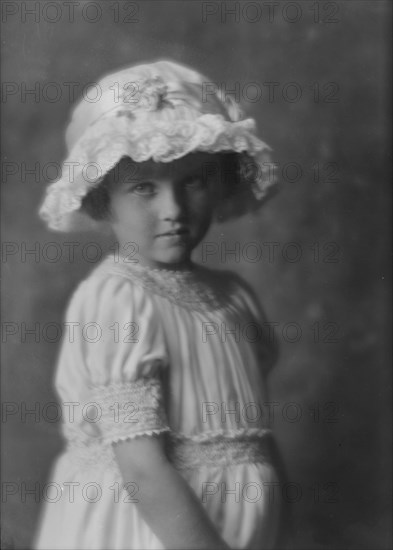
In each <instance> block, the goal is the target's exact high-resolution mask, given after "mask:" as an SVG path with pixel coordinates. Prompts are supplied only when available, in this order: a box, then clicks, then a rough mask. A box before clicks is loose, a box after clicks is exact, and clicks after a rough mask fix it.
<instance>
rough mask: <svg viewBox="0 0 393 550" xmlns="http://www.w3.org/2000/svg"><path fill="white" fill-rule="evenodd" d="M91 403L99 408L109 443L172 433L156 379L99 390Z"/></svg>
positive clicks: (105, 438) (105, 435)
mask: <svg viewBox="0 0 393 550" xmlns="http://www.w3.org/2000/svg"><path fill="white" fill-rule="evenodd" d="M91 401H92V403H94V405H95V407H97V406H98V411H99V413H100V417H99V420H98V426H99V427H100V430H101V433H102V437H103V440H104V441H105V442H107V443H112V442H115V441H121V440H125V439H129V438H134V437H137V436H139V435H151V434H159V433H161V432H166V431H168V430H169V427H168V423H167V419H166V414H165V409H164V404H163V397H162V390H161V384H160V382H159V380H157V379H155V378H141V379H139V380H137V381H135V382H132V383H127V384H111V385H109V386H101V387H95V388H93V389H92V392H91Z"/></svg>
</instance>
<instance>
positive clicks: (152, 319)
mask: <svg viewBox="0 0 393 550" xmlns="http://www.w3.org/2000/svg"><path fill="white" fill-rule="evenodd" d="M260 315H261V311H260V310H259V308H258V306H257V302H256V300H255V298H254V296H253V295H252V294H251V293H250V291H249V289H248V287H247V286H246V285H245V284H244V283H243V282H242V281H241V279H240V278H238V277H237V276H235V275H230V274H228V273H226V272H225V273H223V272H221V271H220V272H218V271H212V270H208V269H207V268H203V267H201V266H194V268H193V269H192V270H190V271H187V272H171V271H166V270H150V271H149V270H148V269H147V268H143V267H141V266H139V265H136V264H131V263H127V262H125V261H123V260H122V259H121V258H120V259H119V260H118V261H115V259H114V258H112V257H108V258H106V259H105V260H104V261H103V262H102V263H101V264H100V265H99V266H98V267H96V268H95V270H94V271H93V272H92V273H91V274H90V275H89V277H88V278H87V279H86V280H84V281H83V282H82V283H81V284H80V285H79V287H78V288H77V290H76V291H75V293H74V295H73V297H72V299H71V302H70V305H69V308H68V311H67V315H66V328H67V332H66V333H65V334H64V338H63V343H62V348H61V353H60V358H59V363H58V367H57V373H56V378H55V384H56V390H57V392H58V395H59V397H60V400H61V406H62V411H63V417H62V418H63V421H64V422H63V428H64V436H65V439H66V442H67V446H66V448H65V450H64V451H63V453H62V454H61V455H60V456H59V458H58V459H57V461H56V463H55V465H54V467H53V471H52V475H51V477H50V482H48V484H47V486H46V489H45V495H46V497H45V503H44V505H43V511H42V514H41V521H40V526H39V529H38V532H37V535H36V540H35V544H34V546H35V548H36V549H51V550H52V549H56V548H57V549H78V550H79V549H87V548H89V549H105V550H107V549H109V550H111V549H119V550H120V549H121V550H125V549H138V550H140V549H152V548H154V549H156V548H157V549H161V548H163V544H162V543H161V541H160V540H159V539H158V538H157V537H156V536H155V535H154V533H153V532H152V531H151V529H150V527H149V525H148V524H146V523H145V522H144V521H143V519H142V518H141V517H140V514H139V512H138V507H137V504H136V503H135V500H137V499H138V490H139V487H138V480H135V481H134V482H133V483H131V484H129V485H128V487H127V488H125V487H124V483H123V481H122V478H121V475H120V471H119V469H118V466H117V463H116V461H115V458H114V454H113V446H112V443H113V442H116V441H119V440H123V439H128V438H132V437H136V436H141V435H145V436H146V435H147V436H152V435H153V434H158V433H162V432H167V434H168V453H169V456H170V459H171V461H172V463H173V464H174V466H175V467H176V468H177V469H178V470H179V471H180V472H181V474H182V475H183V476H184V478H185V479H186V480H187V482H188V483H189V485H190V486H191V487H192V488H193V490H194V491H195V493H196V494H197V496H198V498H199V499H200V501H201V503H202V506H203V507H204V508H205V510H206V512H207V514H208V515H209V517H210V518H211V520H212V521H213V523H214V525H215V526H216V528H217V530H218V531H219V533H220V534H221V536H222V537H223V539H224V540H225V541H226V542H227V544H228V545H229V546H230V547H231V548H247V549H252V548H255V549H257V548H258V549H260V548H264V549H268V548H272V547H274V543H275V540H276V537H277V533H278V529H279V516H280V510H279V503H278V502H277V501H276V499H272V498H270V497H269V494H270V493H269V486H270V487H271V486H272V484H274V483H277V482H278V477H277V474H276V470H275V468H274V466H273V464H272V460H271V458H269V440H270V437H271V431H270V430H269V428H268V426H267V423H266V418H265V416H266V415H263V414H261V411H262V408H261V406H260V405H261V404H262V403H263V402H264V401H266V380H265V378H266V377H265V374H266V371H267V369H268V368H269V366H270V365H269V362H270V359H269V357H270V356H269V350H268V348H267V346H266V345H265V344H264V341H262V340H261V337H260V336H261V335H260V332H259V333H258V327H259V328H260V327H261V323H262V319H261V318H260ZM127 489H128V490H127Z"/></svg>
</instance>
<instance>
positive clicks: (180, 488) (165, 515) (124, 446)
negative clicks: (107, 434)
mask: <svg viewBox="0 0 393 550" xmlns="http://www.w3.org/2000/svg"><path fill="white" fill-rule="evenodd" d="M114 451H115V456H116V458H117V461H118V464H119V467H120V471H121V474H122V477H123V480H124V482H125V483H127V482H134V483H136V485H137V487H138V492H137V493H136V494H135V493H133V498H135V499H137V500H138V502H137V503H136V504H135V505H136V506H137V507H138V509H139V511H140V513H141V515H142V517H143V519H144V520H145V521H146V523H147V524H148V525H149V526H150V527H151V529H152V531H153V532H154V533H155V535H156V536H157V537H158V538H159V539H160V540H161V542H162V543H163V545H164V546H165V548H171V549H172V548H173V549H177V548H184V549H192V548H193V549H196V548H198V549H200V550H202V549H205V550H229V547H228V546H227V544H226V543H225V542H224V541H223V540H222V539H221V538H220V536H219V535H218V533H217V531H216V529H215V527H214V525H213V524H212V522H211V521H210V519H209V518H208V516H207V514H206V512H205V510H204V509H203V506H202V505H201V503H200V502H199V501H198V499H197V497H196V495H195V493H194V492H193V490H192V489H191V487H190V486H189V485H188V484H187V482H186V481H185V479H184V478H183V477H182V476H181V475H180V474H179V472H178V471H177V470H176V469H175V468H174V467H173V466H172V464H171V463H170V462H169V461H168V459H167V457H166V455H165V452H164V445H163V441H162V439H161V437H137V438H135V439H129V440H126V441H121V442H118V443H116V444H115V445H114Z"/></svg>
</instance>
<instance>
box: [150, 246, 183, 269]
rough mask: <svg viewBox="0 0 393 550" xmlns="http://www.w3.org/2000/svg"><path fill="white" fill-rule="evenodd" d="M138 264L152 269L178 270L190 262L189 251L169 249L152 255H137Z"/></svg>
mask: <svg viewBox="0 0 393 550" xmlns="http://www.w3.org/2000/svg"><path fill="white" fill-rule="evenodd" d="M139 258H140V263H141V264H144V265H146V266H150V267H152V268H162V269H165V268H168V269H170V268H171V267H173V268H174V269H178V268H181V267H186V266H187V265H188V264H189V263H190V261H191V250H189V249H184V248H171V249H169V250H160V251H157V252H155V253H153V254H151V253H150V254H146V255H142V254H140V255H139Z"/></svg>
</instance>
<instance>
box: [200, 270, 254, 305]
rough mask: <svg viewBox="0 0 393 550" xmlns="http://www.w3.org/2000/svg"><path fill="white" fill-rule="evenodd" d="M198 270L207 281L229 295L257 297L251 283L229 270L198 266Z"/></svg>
mask: <svg viewBox="0 0 393 550" xmlns="http://www.w3.org/2000/svg"><path fill="white" fill-rule="evenodd" d="M198 270H199V272H200V274H201V276H202V278H205V279H206V281H209V282H210V283H211V284H212V285H214V286H217V288H220V289H221V290H223V291H225V292H226V293H227V294H248V295H250V296H252V297H253V298H254V297H255V293H254V291H253V289H252V287H251V286H250V285H249V283H248V282H247V281H246V280H245V279H243V277H242V276H241V275H239V274H238V273H236V272H235V271H230V270H229V269H213V268H210V267H206V266H202V265H201V264H198Z"/></svg>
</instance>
